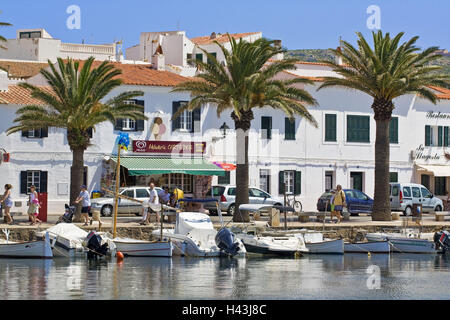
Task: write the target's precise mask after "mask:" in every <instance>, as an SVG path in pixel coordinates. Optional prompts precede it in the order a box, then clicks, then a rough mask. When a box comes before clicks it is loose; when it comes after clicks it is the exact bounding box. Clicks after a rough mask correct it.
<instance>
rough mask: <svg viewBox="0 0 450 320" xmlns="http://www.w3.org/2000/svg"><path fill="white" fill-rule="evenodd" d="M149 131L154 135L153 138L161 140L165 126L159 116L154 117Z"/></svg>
mask: <svg viewBox="0 0 450 320" xmlns="http://www.w3.org/2000/svg"><path fill="white" fill-rule="evenodd" d="M150 131H151V132H152V134H153V135H154V137H155V140H161V138H162V135H163V134H164V133H165V132H166V126H165V125H164V123H163V121H162V119H161V118H160V117H156V118H155V119H154V120H153V124H152V126H151V127H150Z"/></svg>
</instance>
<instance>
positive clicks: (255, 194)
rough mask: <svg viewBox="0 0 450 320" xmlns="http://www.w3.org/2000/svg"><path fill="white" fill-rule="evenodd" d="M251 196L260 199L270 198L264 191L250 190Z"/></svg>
mask: <svg viewBox="0 0 450 320" xmlns="http://www.w3.org/2000/svg"><path fill="white" fill-rule="evenodd" d="M250 196H251V197H258V198H270V196H269V195H268V194H267V193H265V192H264V191H262V190H259V189H255V188H250Z"/></svg>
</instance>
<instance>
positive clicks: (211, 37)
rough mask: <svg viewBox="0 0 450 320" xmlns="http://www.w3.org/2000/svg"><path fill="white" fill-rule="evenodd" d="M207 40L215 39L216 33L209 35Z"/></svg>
mask: <svg viewBox="0 0 450 320" xmlns="http://www.w3.org/2000/svg"><path fill="white" fill-rule="evenodd" d="M209 38H210V39H211V40H212V39H215V38H217V36H216V33H215V32H213V33H211V35H210V36H209Z"/></svg>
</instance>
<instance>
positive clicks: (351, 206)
mask: <svg viewBox="0 0 450 320" xmlns="http://www.w3.org/2000/svg"><path fill="white" fill-rule="evenodd" d="M344 193H345V201H346V202H347V210H348V212H349V213H350V214H351V215H352V216H356V215H358V213H369V214H371V213H372V206H373V199H372V198H371V197H369V196H368V195H367V194H365V193H364V192H362V191H359V190H356V189H344ZM331 196H332V194H331V192H325V193H324V194H322V195H321V196H320V198H319V200H317V211H325V205H326V204H327V203H328V206H327V211H330V210H331V206H330V199H331Z"/></svg>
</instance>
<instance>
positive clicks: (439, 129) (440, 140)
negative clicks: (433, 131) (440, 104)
mask: <svg viewBox="0 0 450 320" xmlns="http://www.w3.org/2000/svg"><path fill="white" fill-rule="evenodd" d="M442 140H443V137H442V126H439V127H438V147H442Z"/></svg>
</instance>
